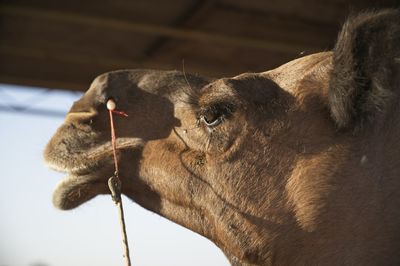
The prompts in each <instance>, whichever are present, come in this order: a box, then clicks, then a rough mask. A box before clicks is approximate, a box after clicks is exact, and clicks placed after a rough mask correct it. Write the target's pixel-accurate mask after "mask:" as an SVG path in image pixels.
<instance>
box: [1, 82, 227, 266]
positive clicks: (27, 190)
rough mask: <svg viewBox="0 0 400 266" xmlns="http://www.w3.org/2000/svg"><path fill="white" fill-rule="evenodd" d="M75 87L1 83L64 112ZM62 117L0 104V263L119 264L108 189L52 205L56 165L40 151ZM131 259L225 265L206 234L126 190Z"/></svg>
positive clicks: (153, 265)
mask: <svg viewBox="0 0 400 266" xmlns="http://www.w3.org/2000/svg"><path fill="white" fill-rule="evenodd" d="M79 96H80V95H79V94H77V93H72V92H66V91H50V92H44V90H43V89H42V90H40V89H33V88H22V87H17V86H8V85H1V84H0V106H4V105H7V104H10V103H13V104H25V103H26V102H29V105H30V106H32V107H33V108H41V109H51V110H58V111H61V112H67V110H68V109H69V107H70V106H71V104H72V102H73V101H75V100H76V99H77V98H79ZM62 121H63V119H62V118H61V117H48V116H47V117H46V116H37V115H28V114H26V113H23V112H21V113H19V112H5V111H0V147H1V148H2V149H3V152H1V155H0V167H1V174H0V190H1V191H0V266H88V265H96V266H110V265H121V266H123V265H124V260H123V258H122V253H123V250H122V243H121V235H120V228H119V223H118V219H117V209H116V207H115V206H114V204H113V203H112V201H111V199H110V197H108V196H98V197H97V198H95V199H94V200H91V201H89V202H88V203H86V204H84V205H82V206H81V207H79V208H77V209H75V210H72V211H59V210H57V209H55V208H54V207H53V205H52V202H51V198H52V193H53V189H54V188H55V186H56V184H57V183H58V182H59V181H60V180H61V178H62V175H63V174H60V173H56V172H53V171H51V170H49V169H47V168H46V166H45V165H44V163H43V159H42V152H43V149H44V146H45V145H46V143H47V141H48V140H49V139H50V137H51V136H52V135H53V133H54V132H55V130H56V128H57V127H58V126H59V125H60V124H61V123H62ZM124 208H125V214H126V222H127V231H128V239H129V242H130V249H131V257H132V264H133V266H161V265H162V266H165V265H167V266H168V265H171V266H172V265H173V266H179V265H185V266H187V265H190V266H197V265H198V266H200V265H202V266H203V265H208V266H214V265H215V266H226V265H229V263H228V261H227V259H226V258H225V256H224V255H223V253H222V252H221V251H220V250H219V249H218V248H217V247H216V246H215V245H214V244H213V243H211V242H210V241H209V240H207V239H205V238H204V237H201V236H199V235H197V234H196V233H193V232H191V231H189V230H187V229H185V228H183V227H181V226H179V225H176V224H174V223H172V222H169V221H168V220H166V219H164V218H162V217H160V216H158V215H157V214H153V213H151V212H149V211H146V210H144V209H143V208H141V207H140V206H138V205H137V204H135V203H133V202H131V201H130V200H129V199H127V198H124Z"/></svg>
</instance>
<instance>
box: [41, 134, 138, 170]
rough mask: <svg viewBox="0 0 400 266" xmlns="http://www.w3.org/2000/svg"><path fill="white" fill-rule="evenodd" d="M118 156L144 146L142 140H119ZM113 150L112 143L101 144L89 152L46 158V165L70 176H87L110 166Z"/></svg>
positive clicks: (117, 142) (117, 143)
mask: <svg viewBox="0 0 400 266" xmlns="http://www.w3.org/2000/svg"><path fill="white" fill-rule="evenodd" d="M116 145H117V156H119V154H120V153H121V151H123V150H127V149H133V148H138V147H143V146H144V141H143V140H142V139H139V138H137V139H133V138H119V139H117V141H116ZM112 156H113V150H112V146H111V143H110V142H106V143H104V144H101V145H99V146H97V147H95V148H92V149H90V150H88V151H87V152H77V153H73V154H68V155H67V156H63V157H61V156H54V153H53V154H52V156H51V157H49V156H45V158H44V159H45V160H44V161H45V164H46V165H47V166H48V167H49V168H50V169H52V170H54V171H57V172H61V173H67V174H70V175H77V176H82V175H87V174H89V173H91V172H95V171H98V170H99V169H100V168H103V167H105V165H109V164H110V163H111V162H112V161H113V159H112Z"/></svg>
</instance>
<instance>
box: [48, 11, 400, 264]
mask: <svg viewBox="0 0 400 266" xmlns="http://www.w3.org/2000/svg"><path fill="white" fill-rule="evenodd" d="M399 17H400V16H399V13H398V12H396V11H383V12H380V13H369V14H363V15H360V16H358V17H355V18H353V19H351V20H349V21H348V22H347V23H346V24H345V26H344V28H343V30H342V31H341V33H340V35H339V38H338V42H337V44H336V47H335V49H334V51H333V52H324V53H319V54H313V55H309V56H306V57H303V58H299V59H297V60H294V61H292V62H289V63H287V64H285V65H283V66H281V67H279V68H277V69H274V70H271V71H267V72H262V73H246V74H241V75H238V76H235V77H231V78H222V79H213V78H207V77H200V76H196V75H190V74H185V73H182V72H179V71H156V70H120V71H113V72H109V73H105V74H103V75H100V76H99V77H97V78H96V79H95V80H94V81H93V83H92V84H91V86H90V88H89V89H88V91H87V92H86V93H85V94H84V95H83V96H82V98H81V99H80V100H78V101H77V102H75V103H74V104H73V105H72V107H71V110H70V111H69V113H68V114H67V116H66V119H65V121H64V123H63V124H62V125H61V127H60V128H59V129H58V130H57V132H56V133H55V135H54V136H53V138H52V139H51V140H50V142H49V143H48V145H47V147H46V149H45V153H44V156H45V160H46V162H47V163H48V165H49V166H50V167H51V168H53V169H55V170H57V171H62V172H66V173H67V176H66V177H65V178H64V179H63V180H62V181H61V182H60V183H59V185H58V186H57V188H56V190H55V192H54V197H53V201H54V204H55V206H56V207H58V208H60V209H65V210H67V209H72V208H75V207H77V206H79V205H81V204H82V203H84V202H86V201H88V200H90V199H91V198H93V197H95V196H97V195H99V194H108V193H109V191H108V187H107V179H108V178H109V177H110V176H111V175H112V174H113V172H114V164H113V158H112V147H111V142H110V121H109V116H108V115H109V114H108V110H107V108H106V103H107V101H108V100H109V99H113V100H114V101H115V102H116V105H117V109H119V110H122V111H124V112H126V113H127V114H128V115H129V116H128V117H119V116H115V128H116V134H117V148H118V152H117V157H118V161H119V164H120V177H121V179H122V192H123V194H125V195H126V196H127V197H129V198H130V199H132V200H133V201H135V202H137V203H138V204H140V205H141V206H143V207H144V208H147V209H149V210H151V211H153V212H156V213H158V214H160V215H162V216H164V217H166V218H168V219H170V220H172V221H174V222H176V223H179V224H181V225H183V226H185V227H187V228H189V229H191V230H193V231H195V232H197V233H199V234H201V235H204V236H205V237H207V238H209V239H211V240H212V241H213V242H214V243H215V244H216V245H218V246H219V247H220V248H221V249H222V250H223V251H224V252H225V254H226V255H227V257H228V258H229V259H230V260H231V262H232V263H233V264H235V265H242V264H243V265H244V264H255V265H269V264H278V265H316V264H318V265H331V264H332V265H339V264H346V263H347V264H348V265H350V264H351V265H352V264H354V263H355V264H357V265H375V264H371V262H374V261H375V262H379V263H381V262H398V261H399V256H398V253H396V252H398V249H391V248H390V247H391V246H397V247H398V246H399V244H400V242H399V241H398V239H399V238H398V237H399V236H400V235H399V228H400V215H397V217H394V218H391V215H392V216H393V213H394V212H397V213H399V212H400V203H399V202H400V196H399V192H398V188H399V184H400V183H399V181H397V179H399V178H400V176H399V173H400V167H399V160H400V154H399V151H400V147H399V142H398V135H399V134H400V122H399V121H400V120H399V118H398V115H397V116H396V115H394V113H395V112H396V111H399V104H398V102H399V97H398V94H399V93H400V90H399V78H398V75H399V65H400V64H399V60H400V59H399V57H400V48H399V47H400V40H399V36H400V27H399V26H398V25H399V24H400V19H399ZM383 40H385V41H383ZM396 73H397V76H396V75H395V74H396ZM382 134H384V136H385V139H384V140H381V141H378V139H379V138H380V137H381V136H382ZM378 176H379V177H380V178H381V179H379V180H378V179H377V178H378ZM396 177H397V179H395V178H396ZM396 188H397V189H396ZM385 193H386V194H387V193H389V194H390V195H391V200H390V202H389V201H385V198H384V197H383V196H382V195H384V194H385ZM363 206H368V208H367V207H363ZM382 206H385V208H384V210H385V211H384V210H382V208H383V207H382ZM394 207H396V208H397V209H396V210H395V211H394V210H393V209H394ZM360 208H361V209H363V210H364V211H361V210H360ZM360 219H361V220H362V221H360ZM354 221H356V224H357V226H354ZM372 225H373V226H372ZM375 231H379V236H380V237H378V233H376V232H375ZM383 236H387V238H385V237H383ZM396 237H397V238H396ZM367 239H369V240H368V241H370V242H368V241H367ZM394 239H397V242H393V241H394ZM374 245H379V246H381V247H383V248H382V249H379V248H378V249H376V248H374ZM338 246H339V247H338ZM379 252H380V253H379ZM378 253H379V254H385V257H386V258H388V257H389V258H391V259H392V260H388V261H384V260H383V259H382V256H379V254H378ZM346 254H347V255H346ZM349 254H351V255H349ZM371 254H373V255H371ZM386 255H387V256H386ZM371 256H373V257H374V259H375V260H371V259H370V257H371ZM302 263H303V264H302ZM330 263H331V264H330ZM379 263H378V264H376V265H389V264H390V263H389V264H388V263H384V264H379Z"/></svg>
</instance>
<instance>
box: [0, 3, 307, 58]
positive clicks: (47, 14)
mask: <svg viewBox="0 0 400 266" xmlns="http://www.w3.org/2000/svg"><path fill="white" fill-rule="evenodd" d="M0 14H3V15H4V14H5V15H18V16H25V17H29V18H35V17H37V18H42V19H43V18H46V19H49V20H53V21H64V22H69V23H77V24H83V25H86V26H92V27H101V28H107V29H115V30H121V31H131V32H136V33H142V34H149V35H156V36H166V37H170V38H176V39H184V40H190V41H196V42H206V43H214V44H220V45H227V46H237V47H242V48H251V49H262V50H272V51H277V52H282V53H290V54H297V53H298V52H299V51H302V50H308V49H309V47H302V46H301V45H298V44H291V43H284V42H277V41H274V40H268V41H265V40H259V39H253V38H244V37H239V36H231V35H223V34H218V33H212V32H206V31H198V30H193V29H181V28H174V27H169V26H162V25H152V24H146V23H140V22H132V21H124V20H118V19H111V18H98V17H94V16H84V15H79V14H72V13H66V12H60V11H50V10H45V9H38V8H30V7H19V6H11V5H0Z"/></svg>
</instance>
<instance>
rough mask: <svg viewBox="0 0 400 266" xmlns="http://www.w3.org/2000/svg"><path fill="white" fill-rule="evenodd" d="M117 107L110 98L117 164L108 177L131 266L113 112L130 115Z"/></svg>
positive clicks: (112, 140) (126, 260)
mask: <svg viewBox="0 0 400 266" xmlns="http://www.w3.org/2000/svg"><path fill="white" fill-rule="evenodd" d="M115 107H116V104H115V102H114V101H113V100H111V99H110V100H108V102H107V109H108V110H109V114H110V124H111V146H112V150H113V157H114V166H115V172H114V175H113V176H112V177H110V178H109V179H108V187H109V189H110V191H111V197H112V200H113V201H114V203H115V205H116V206H117V207H118V216H119V222H120V225H121V233H122V244H123V248H124V258H125V265H126V266H131V258H130V256H129V245H128V236H127V234H126V226H125V217H124V208H123V206H122V198H121V187H122V182H121V179H120V178H119V176H118V174H119V168H118V159H117V145H116V134H115V127H114V119H113V113H116V114H118V115H123V116H128V115H127V114H126V113H124V112H121V111H116V110H115Z"/></svg>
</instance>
